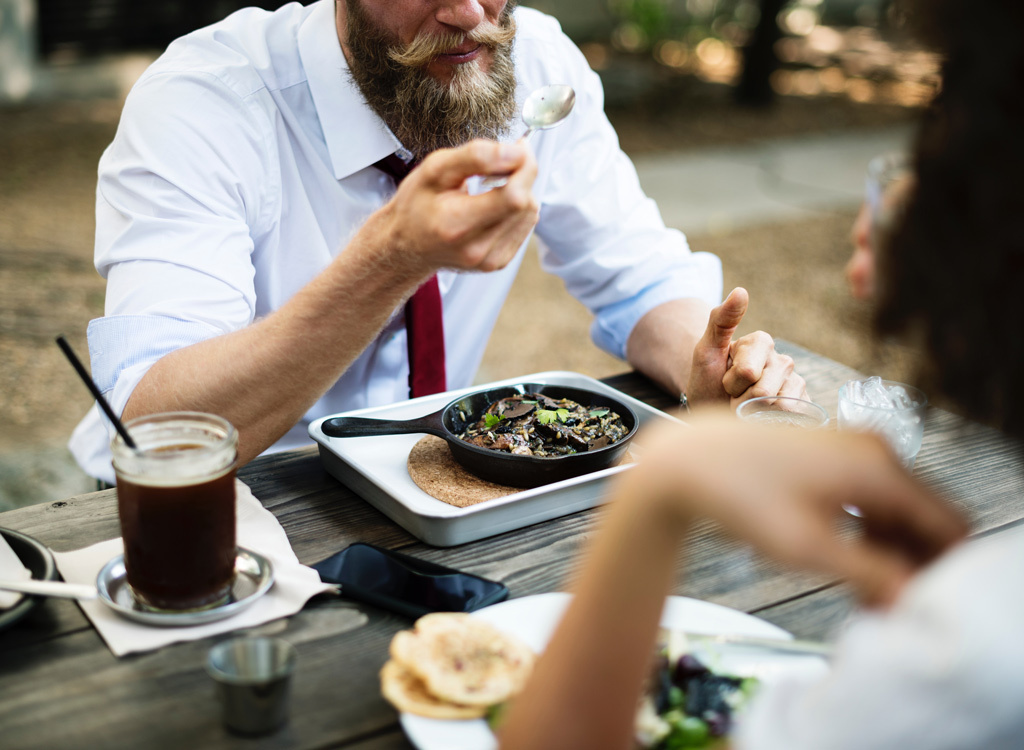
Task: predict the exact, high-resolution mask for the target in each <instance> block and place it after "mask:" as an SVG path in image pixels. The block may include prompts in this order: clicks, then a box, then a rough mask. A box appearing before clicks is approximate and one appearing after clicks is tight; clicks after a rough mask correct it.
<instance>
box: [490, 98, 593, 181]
mask: <svg viewBox="0 0 1024 750" xmlns="http://www.w3.org/2000/svg"><path fill="white" fill-rule="evenodd" d="M575 104H576V92H575V91H574V90H573V88H572V86H568V85H566V84H564V83H554V84H550V85H548V86H541V87H540V88H539V89H536V90H534V91H533V92H531V93H530V95H529V96H528V97H526V101H525V102H523V113H522V118H523V122H524V123H525V124H526V132H525V133H523V140H524V141H526V142H527V143H529V140H530V136H532V135H533V134H534V133H535V132H537V131H538V130H547V129H549V128H553V127H555V126H556V125H558V124H559V123H560V122H562V120H564V119H565V118H566V117H568V116H569V113H570V112H572V108H573V106H574V105H575ZM507 182H508V175H492V176H490V177H485V178H484V179H483V181H482V182H481V183H480V187H481V189H483V190H489V189H491V188H499V187H503V186H504V185H505V184H506V183H507Z"/></svg>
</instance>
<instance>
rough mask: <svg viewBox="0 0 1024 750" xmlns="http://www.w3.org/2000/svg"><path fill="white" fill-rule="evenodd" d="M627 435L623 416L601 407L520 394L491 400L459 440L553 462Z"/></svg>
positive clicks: (540, 394) (539, 395)
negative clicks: (554, 459)
mask: <svg viewBox="0 0 1024 750" xmlns="http://www.w3.org/2000/svg"><path fill="white" fill-rule="evenodd" d="M628 432H629V429H628V428H627V427H626V425H625V424H623V422H622V418H621V417H620V416H619V415H618V414H616V413H615V412H614V411H612V410H611V409H609V408H608V407H606V406H582V405H581V404H578V403H576V402H575V401H572V400H570V399H567V398H561V399H554V398H551V397H549V396H545V395H544V394H543V393H525V394H522V395H515V396H510V397H508V398H503V399H499V400H498V401H495V402H494V403H492V404H491V405H490V406H488V407H487V410H486V411H485V412H484V413H483V415H482V416H481V417H480V419H479V420H478V421H477V422H474V423H473V424H470V425H469V426H468V427H466V429H465V430H464V431H463V432H462V433H460V435H459V437H460V438H462V439H463V440H465V441H466V442H467V443H471V444H473V445H478V446H480V447H481V448H489V449H491V450H496V451H505V452H507V453H515V454H517V455H523V456H537V457H539V458H558V457H559V456H568V455H571V454H573V453H585V452H587V451H593V450H597V449H598V448H603V447H605V446H606V445H611V444H612V443H615V442H617V441H618V440H621V439H622V438H623V437H625V436H626V434H627V433H628Z"/></svg>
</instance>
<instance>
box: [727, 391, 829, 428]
mask: <svg viewBox="0 0 1024 750" xmlns="http://www.w3.org/2000/svg"><path fill="white" fill-rule="evenodd" d="M736 416H737V417H739V418H740V419H742V420H743V421H745V422H760V423H761V424H782V425H789V426H790V427H802V428H804V429H812V430H816V429H821V428H822V427H824V426H825V425H827V424H828V412H827V411H825V409H824V407H822V406H820V405H819V404H816V403H814V402H813V401H808V400H806V399H802V398H794V397H792V396H761V397H759V398H752V399H749V400H748V401H744V402H743V403H742V404H740V405H739V406H737V407H736Z"/></svg>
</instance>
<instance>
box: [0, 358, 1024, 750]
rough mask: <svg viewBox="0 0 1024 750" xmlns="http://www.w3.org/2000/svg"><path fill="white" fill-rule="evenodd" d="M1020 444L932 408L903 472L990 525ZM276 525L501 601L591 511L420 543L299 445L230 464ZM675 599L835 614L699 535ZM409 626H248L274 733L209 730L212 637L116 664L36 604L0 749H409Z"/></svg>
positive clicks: (834, 367)
mask: <svg viewBox="0 0 1024 750" xmlns="http://www.w3.org/2000/svg"><path fill="white" fill-rule="evenodd" d="M779 348H780V349H784V350H786V351H788V352H789V353H791V354H792V355H793V356H794V357H795V358H796V359H797V364H798V367H799V369H800V371H801V372H802V373H803V374H804V376H805V377H806V378H807V380H808V384H809V390H810V391H811V395H812V397H813V398H814V399H815V400H817V401H819V402H820V403H822V404H823V405H824V406H825V407H826V408H828V409H829V411H830V412H831V413H832V414H833V415H834V414H835V407H836V390H837V389H838V387H839V386H840V385H841V384H842V383H843V382H845V381H846V380H847V379H849V378H851V377H854V376H856V375H857V373H855V372H854V371H852V370H850V369H849V368H846V367H844V366H842V365H839V364H837V363H835V362H833V361H831V360H828V359H826V358H824V357H821V356H818V355H816V354H813V353H811V352H808V351H806V350H803V349H800V348H798V347H795V346H793V345H789V344H785V343H784V342H780V344H779ZM607 382H608V383H610V384H611V385H613V386H615V387H617V388H619V389H621V390H623V391H625V392H627V393H630V394H632V395H634V396H636V397H638V398H640V399H642V400H644V401H646V402H648V403H650V404H651V405H653V406H657V407H660V408H666V409H668V408H670V407H671V406H672V399H670V398H669V397H667V396H666V395H665V394H664V393H662V392H660V391H659V390H657V389H656V388H655V387H654V386H653V385H652V384H651V383H650V382H649V381H647V380H646V379H644V378H642V377H641V376H638V375H635V374H627V375H621V376H618V377H614V378H609V379H608V381H607ZM1018 456H1019V446H1018V445H1017V444H1016V443H1014V442H1013V441H1010V440H1008V439H1006V438H1005V437H1003V436H1002V435H1001V434H1000V433H998V432H996V431H993V430H991V429H988V428H985V427H981V426H979V425H976V424H972V423H968V422H966V421H964V420H962V419H960V418H958V417H955V416H954V415H952V414H949V413H946V412H941V411H939V410H934V409H933V410H932V411H931V413H930V415H929V422H928V426H927V430H926V433H925V439H924V447H923V448H922V450H921V453H920V455H919V457H918V462H917V471H918V474H919V475H920V476H921V477H922V479H924V480H925V481H926V482H929V483H932V484H933V485H935V486H938V487H940V488H942V489H943V490H944V491H945V492H947V493H948V494H949V495H950V496H951V497H952V498H953V500H954V501H955V502H956V503H958V504H960V505H961V506H962V507H963V508H964V509H965V510H966V512H967V513H968V514H969V515H970V517H971V518H972V520H973V521H974V525H975V531H976V533H978V534H991V533H998V532H999V531H1000V530H1002V529H1005V528H1008V527H1010V526H1013V525H1015V524H1017V523H1019V522H1020V521H1021V519H1022V517H1024V510H1022V507H1021V503H1020V501H1019V498H1020V497H1021V496H1022V492H1021V489H1022V488H1021V483H1022V478H1021V472H1020V469H1021V466H1020V461H1019V459H1018ZM240 477H241V478H242V479H243V480H244V481H245V482H246V483H247V484H249V486H250V487H252V490H253V492H254V493H255V495H256V497H258V498H260V500H262V502H263V503H264V505H265V506H266V507H267V508H269V509H270V510H271V511H272V512H273V513H274V514H275V516H277V518H278V519H279V520H280V522H281V524H282V525H283V526H284V528H285V530H286V531H287V533H288V536H289V538H290V539H291V542H292V545H293V547H294V549H295V552H296V553H297V554H298V556H299V559H300V560H301V561H303V562H306V563H311V562H315V561H317V560H320V559H322V558H324V557H326V556H327V555H329V554H331V553H333V552H336V551H337V550H339V549H341V548H343V547H345V546H347V545H348V544H350V543H352V542H356V541H366V542H372V543H375V544H380V545H383V546H385V547H390V548H395V549H401V550H403V551H405V552H408V553H411V554H414V555H418V556H421V557H423V558H426V559H429V560H434V561H437V562H441V563H444V564H447V565H450V566H453V567H457V568H462V569H465V570H469V571H472V572H476V573H479V574H481V575H484V576H487V577H489V578H495V579H499V580H501V581H504V582H505V583H506V584H507V585H508V586H509V588H510V589H511V592H512V596H513V597H519V596H524V595H528V594H536V593H540V592H545V591H557V590H563V589H565V588H566V586H567V582H568V579H569V578H570V577H571V575H572V572H573V566H574V563H575V560H576V559H577V555H578V553H579V551H580V549H581V546H582V545H583V543H584V542H585V541H586V539H587V538H588V536H589V534H590V532H592V531H593V528H594V522H595V519H596V518H597V517H598V516H599V514H600V510H595V511H586V512H582V513H576V514H574V515H571V516H567V517H565V518H561V519H557V520H554V521H549V522H546V523H542V524H538V525H536V526H532V527H529V528H526V529H522V530H519V531H514V532H510V533H507V534H502V535H500V536H497V537H493V538H491V539H485V540H482V541H479V542H474V543H471V544H466V545H463V546H460V547H454V548H447V549H440V548H434V547H430V546H427V545H425V544H423V543H421V542H419V541H417V540H416V539H415V538H414V537H412V536H410V535H409V534H408V533H406V532H405V531H404V530H402V529H401V528H399V527H398V526H396V525H395V524H394V523H392V522H391V521H390V520H389V519H387V518H386V517H385V516H383V515H382V514H380V513H379V512H377V511H376V510H374V509H373V508H371V507H370V506H369V505H368V504H366V503H365V502H363V501H362V500H361V499H360V498H358V497H357V496H355V495H354V494H353V493H352V492H350V491H349V490H347V489H346V488H345V487H343V486H342V485H340V484H339V483H338V482H336V481H335V480H334V479H333V478H332V477H330V476H329V475H327V474H326V473H325V472H324V471H323V469H322V468H321V466H320V462H319V459H318V457H317V453H316V450H315V449H312V448H310V449H303V450H297V451H291V452H287V453H283V454H278V455H275V456H271V457H267V458H263V459H259V460H257V461H254V462H253V463H252V464H250V465H249V466H247V467H246V468H245V469H244V470H243V471H241V472H240ZM0 526H3V527H7V528H12V529H16V530H19V531H22V532H24V533H27V534H30V535H32V536H34V537H35V538H37V539H39V540H40V541H42V542H43V543H45V544H47V545H48V546H49V547H51V548H52V549H54V550H57V551H66V550H72V549H78V548H80V547H84V546H87V545H89V544H92V543H95V542H97V541H100V540H103V539H109V538H113V537H116V536H118V535H119V529H118V520H117V509H116V502H115V495H114V491H113V490H109V491H105V492H97V493H92V494H88V495H80V496H77V497H72V498H68V499H67V500H63V501H60V502H54V503H48V504H43V505H38V506H33V507H28V508H22V509H19V510H14V511H9V512H7V513H3V514H0ZM680 563H681V565H680V569H681V573H680V576H679V578H678V579H677V582H676V585H675V587H674V593H676V594H680V595H686V596H692V597H697V598H700V599H706V600H709V601H713V602H717V603H720V604H724V605H727V606H730V607H735V608H737V609H740V610H743V611H745V612H749V613H754V614H757V615H758V616H760V617H763V618H765V619H767V620H769V621H771V622H773V623H776V624H778V625H780V626H782V627H783V628H786V629H787V630H790V631H792V632H793V633H795V634H796V635H797V636H798V637H802V638H827V637H829V636H830V635H831V634H832V633H833V632H834V631H835V628H836V627H837V626H838V625H839V624H840V623H841V621H842V619H843V618H844V616H845V615H846V613H847V612H848V610H849V606H850V605H849V601H848V599H847V598H846V596H845V595H844V592H843V589H842V587H841V586H838V585H836V584H835V582H833V581H828V580H822V579H819V578H814V577H809V576H805V575H793V574H789V573H786V572H784V571H782V570H780V569H778V568H777V567H774V566H772V565H770V564H767V563H765V562H764V561H762V560H760V559H758V558H757V557H756V556H754V555H753V554H752V553H751V552H750V551H749V550H748V549H746V548H743V547H740V546H738V545H736V544H734V543H732V542H730V541H728V540H726V539H724V538H722V537H721V536H720V535H718V534H716V533H715V532H713V531H712V530H710V529H703V530H699V531H697V532H695V534H694V536H693V538H692V539H691V540H690V544H689V545H688V554H687V556H686V560H685V562H684V561H682V560H681V561H680ZM409 624H410V622H409V620H406V619H404V618H402V617H399V616H397V615H393V614H390V613H387V612H384V611H379V610H375V609H373V608H371V607H368V606H363V605H358V604H355V603H351V602H346V601H344V600H341V599H338V598H335V597H330V596H324V597H318V598H316V599H314V600H312V601H311V602H310V603H309V604H308V605H307V606H306V607H305V609H304V610H303V611H302V612H300V613H299V614H297V615H295V616H293V617H291V618H288V619H287V620H280V621H277V622H273V623H268V624H267V625H264V626H262V627H260V628H256V629H255V630H256V631H257V632H260V633H267V634H270V633H273V634H280V635H283V636H284V637H285V638H287V639H288V640H289V641H291V642H292V643H293V644H295V646H296V647H297V649H298V652H299V667H298V671H297V674H296V680H295V685H294V693H293V703H292V711H291V722H290V724H289V725H288V726H287V727H286V728H284V729H283V730H281V731H280V732H279V733H277V734H275V735H273V736H270V737H267V738H262V739H256V740H253V739H241V738H236V737H233V736H231V735H230V734H228V733H227V732H226V731H225V730H224V729H223V728H222V727H221V725H220V721H219V714H218V705H217V703H216V700H215V698H214V689H213V684H212V682H211V680H210V678H209V677H208V676H207V675H206V673H205V671H204V668H203V663H204V659H205V656H206V652H207V651H208V649H209V648H210V646H211V645H213V643H215V642H216V641H219V640H221V639H222V638H224V637H225V636H218V637H215V638H211V639H208V640H204V641H193V642H190V643H184V644H177V645H173V646H169V647H167V648H164V649H161V650H159V651H156V652H150V653H145V654H138V655H132V656H128V657H125V658H121V659H117V658H115V657H114V656H113V655H112V654H111V653H110V651H109V650H108V649H107V647H106V646H105V645H104V643H103V642H102V640H101V639H100V637H99V635H98V634H97V633H96V631H95V630H94V629H93V628H92V626H91V625H90V624H89V622H88V620H86V619H85V617H84V616H83V615H82V613H81V611H80V610H79V608H78V607H77V605H75V604H74V603H71V602H68V601H63V600H48V601H46V602H45V603H43V604H42V605H41V606H38V607H36V608H35V609H34V610H33V611H32V612H31V613H30V614H29V615H28V616H27V617H26V618H25V619H23V620H22V621H20V622H19V623H17V624H16V625H15V626H13V627H12V628H10V629H8V630H6V631H3V632H0V747H2V748H7V749H8V750H14V749H15V748H46V749H47V750H50V749H52V748H196V749H198V748H204V749H206V748H236V747H238V748H243V747H244V748H279V747H280V748H285V747H287V748H328V747H330V748H340V747H344V748H357V749H358V750H370V748H374V749H380V748H408V747H409V744H408V742H407V740H406V739H405V737H404V735H403V734H402V732H401V729H400V728H399V726H398V724H397V721H396V718H397V717H396V714H395V712H394V711H393V710H392V709H391V708H390V707H389V706H388V704H386V703H385V702H384V701H383V700H382V699H381V698H380V697H379V694H378V682H377V671H378V669H380V667H381V665H382V664H383V662H384V661H385V658H386V653H387V647H388V643H389V641H390V639H391V637H392V635H394V633H395V632H396V631H397V630H400V629H402V628H405V627H408V625H409Z"/></svg>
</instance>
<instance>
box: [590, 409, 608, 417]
mask: <svg viewBox="0 0 1024 750" xmlns="http://www.w3.org/2000/svg"><path fill="white" fill-rule="evenodd" d="M610 411H611V410H610V409H591V410H590V416H592V417H604V416H607V415H608V413H609V412H610Z"/></svg>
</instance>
